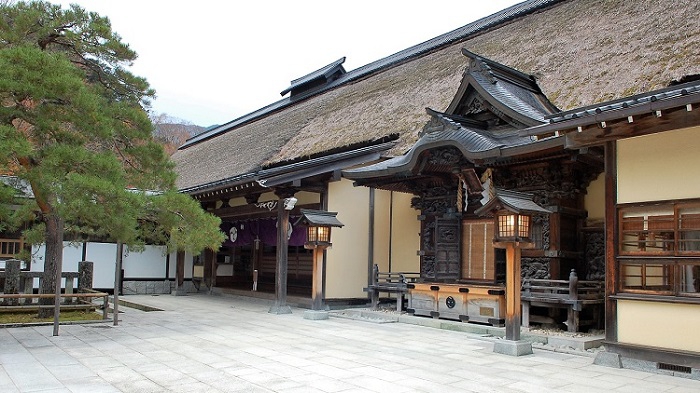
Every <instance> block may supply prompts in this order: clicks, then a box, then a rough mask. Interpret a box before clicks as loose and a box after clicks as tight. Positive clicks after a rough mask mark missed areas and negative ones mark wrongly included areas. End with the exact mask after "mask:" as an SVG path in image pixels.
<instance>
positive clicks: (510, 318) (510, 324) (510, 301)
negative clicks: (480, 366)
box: [506, 242, 521, 341]
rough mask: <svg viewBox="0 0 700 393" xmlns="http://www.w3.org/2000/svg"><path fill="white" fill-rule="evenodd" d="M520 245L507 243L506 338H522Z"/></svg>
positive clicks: (516, 339)
mask: <svg viewBox="0 0 700 393" xmlns="http://www.w3.org/2000/svg"><path fill="white" fill-rule="evenodd" d="M520 315H521V309H520V247H518V246H516V245H515V243H512V242H508V243H507V244H506V340H511V341H519V340H520Z"/></svg>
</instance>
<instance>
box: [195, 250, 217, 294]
mask: <svg viewBox="0 0 700 393" xmlns="http://www.w3.org/2000/svg"><path fill="white" fill-rule="evenodd" d="M201 257H202V258H204V260H203V262H204V263H203V265H204V266H203V268H204V269H203V270H204V271H203V272H202V282H203V283H204V285H206V287H207V288H209V289H210V290H211V288H212V287H213V286H214V285H212V282H211V276H212V273H211V272H212V270H213V268H212V264H213V263H214V260H213V259H214V258H212V256H211V255H210V254H209V250H206V251H204V253H203V254H202V255H201ZM193 278H194V277H193Z"/></svg>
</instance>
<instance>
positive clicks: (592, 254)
mask: <svg viewBox="0 0 700 393" xmlns="http://www.w3.org/2000/svg"><path fill="white" fill-rule="evenodd" d="M584 237H585V242H586V246H585V252H584V258H585V262H586V267H587V269H588V271H587V272H586V280H605V234H604V233H603V231H602V230H600V231H591V232H585V233H584Z"/></svg>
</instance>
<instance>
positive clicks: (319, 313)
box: [304, 310, 328, 320]
mask: <svg viewBox="0 0 700 393" xmlns="http://www.w3.org/2000/svg"><path fill="white" fill-rule="evenodd" d="M304 319H312V320H321V319H328V311H323V310H306V311H304Z"/></svg>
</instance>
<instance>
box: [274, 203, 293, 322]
mask: <svg viewBox="0 0 700 393" xmlns="http://www.w3.org/2000/svg"><path fill="white" fill-rule="evenodd" d="M278 196H279V198H280V199H279V201H278V203H277V266H276V268H275V304H274V305H273V306H272V307H270V311H269V312H270V313H272V314H291V313H292V309H291V308H290V307H289V306H288V305H287V268H288V260H287V258H288V250H287V248H288V245H289V239H288V238H287V237H288V235H289V231H288V230H287V226H288V225H289V210H287V209H285V206H284V202H285V201H284V200H285V199H286V198H288V197H289V196H290V195H289V194H287V193H286V192H282V193H279V194H278Z"/></svg>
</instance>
